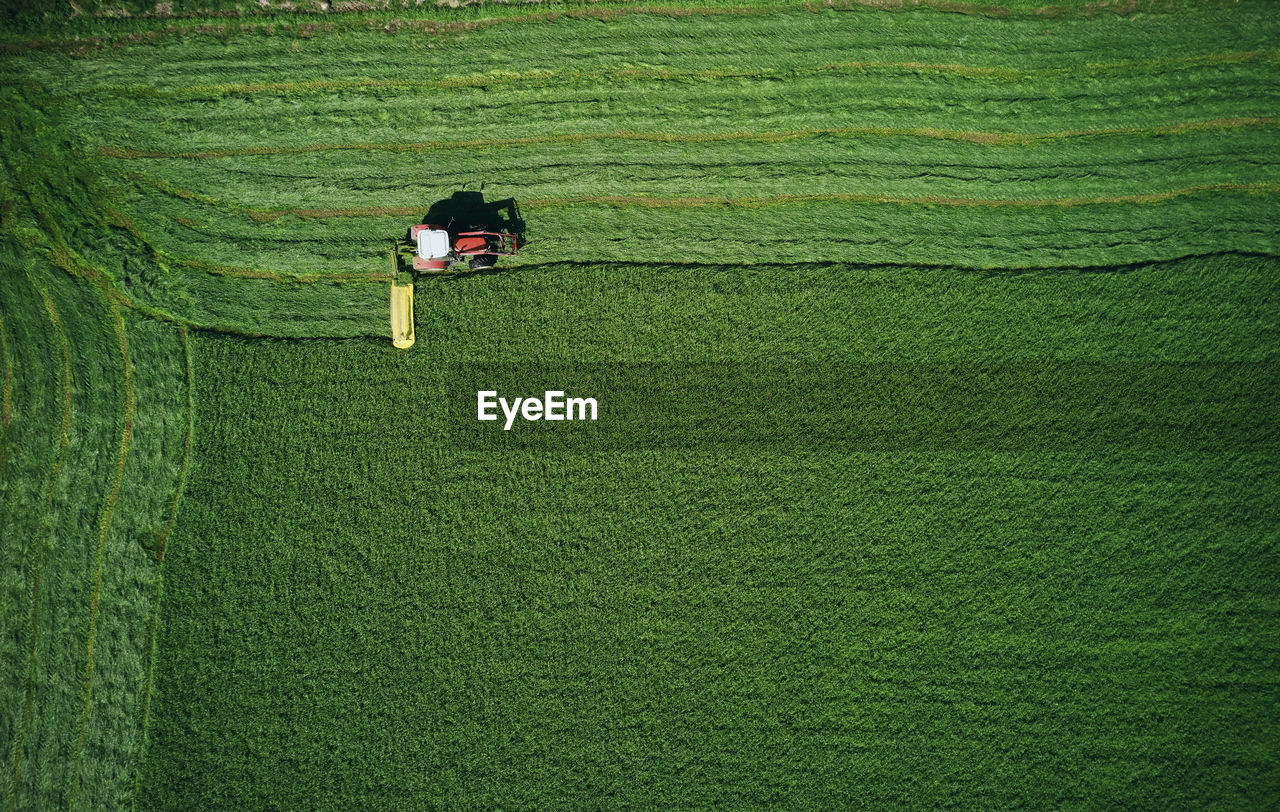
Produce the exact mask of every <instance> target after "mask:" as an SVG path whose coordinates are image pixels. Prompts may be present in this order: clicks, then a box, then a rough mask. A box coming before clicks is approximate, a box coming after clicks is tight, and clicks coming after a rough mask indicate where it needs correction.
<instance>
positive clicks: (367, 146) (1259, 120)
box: [98, 117, 1280, 160]
mask: <svg viewBox="0 0 1280 812" xmlns="http://www.w3.org/2000/svg"><path fill="white" fill-rule="evenodd" d="M1277 122H1280V119H1277V118H1274V117H1255V118H1220V119H1212V120H1208V121H1188V122H1183V123H1180V124H1161V125H1155V126H1152V127H1112V128H1099V129H1089V130H1058V131H1055V132H1045V133H1013V132H979V131H971V130H943V129H937V128H934V127H807V128H802V129H795V130H771V131H769V130H766V131H761V132H748V131H738V132H719V133H643V132H635V131H632V130H615V131H612V132H602V133H566V134H562V135H529V136H517V137H505V138H475V139H471V140H467V141H415V142H405V143H399V144H397V143H352V144H309V145H307V146H301V147H244V148H242V149H227V150H204V151H198V152H171V151H164V150H145V149H134V148H132V147H119V146H103V147H99V148H98V154H99V155H100V156H102V157H104V158H122V159H127V160H136V159H180V160H205V159H211V158H246V157H252V156H259V155H303V154H306V153H310V152H331V151H338V150H357V151H367V152H427V151H433V150H442V149H476V148H480V147H510V146H525V145H538V144H567V143H577V142H580V141H653V142H658V143H670V144H691V143H701V142H715V141H766V142H772V141H795V140H798V139H802V138H815V137H829V138H859V137H867V136H880V137H907V136H909V137H917V138H936V139H940V140H944V141H968V142H970V143H974V144H986V145H991V146H1025V145H1027V144H1034V143H1037V142H1040V141H1055V140H1061V139H1067V138H1104V137H1114V136H1126V135H1176V134H1178V133H1184V132H1196V131H1200V130H1231V129H1240V128H1244V127H1273V126H1276V124H1277Z"/></svg>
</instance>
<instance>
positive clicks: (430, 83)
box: [71, 51, 1280, 99]
mask: <svg viewBox="0 0 1280 812" xmlns="http://www.w3.org/2000/svg"><path fill="white" fill-rule="evenodd" d="M1277 59H1280V54H1277V53H1276V52H1270V51H1234V52H1230V53H1216V54H1197V55H1193V56H1180V57H1170V58H1168V59H1136V60H1130V61H1120V62H1096V63H1089V64H1086V65H1082V66H1079V67H1055V68H1041V69H1031V70H1018V69H1014V68H999V67H987V66H981V65H962V64H956V63H936V62H911V61H907V62H884V61H850V62H833V63H830V64H826V65H818V66H815V67H805V68H800V67H796V68H791V69H789V70H734V69H728V68H712V69H707V70H671V69H665V68H615V69H611V70H576V71H554V70H538V71H529V72H526V73H516V72H495V73H483V74H476V75H470V76H451V77H447V78H444V79H417V80H415V79H350V80H324V79H319V80H308V81H297V82H228V83H222V84H205V85H188V86H185V87H175V88H172V89H169V90H157V89H155V88H151V87H145V86H139V87H127V88H121V87H95V88H89V89H86V90H82V91H79V92H77V93H73V94H71V96H72V97H73V98H83V97H85V96H126V97H141V98H155V99H182V98H208V97H220V96H252V95H258V94H275V95H296V94H301V93H337V92H343V91H349V90H378V91H387V90H461V89H473V88H484V87H493V86H498V85H508V84H534V85H538V84H550V83H563V82H582V81H692V82H711V81H718V80H723V79H769V80H787V79H794V78H798V77H801V76H819V75H822V74H826V73H843V72H863V71H875V72H888V73H907V74H920V73H925V74H928V73H937V74H950V75H955V76H962V77H964V78H966V79H994V80H1001V81H1030V80H1034V79H1051V78H1062V77H1069V76H1073V75H1084V76H1093V75H1097V74H1103V73H1115V72H1126V71H1131V70H1134V69H1139V70H1141V69H1151V68H1164V67H1173V66H1178V65H1188V66H1190V65H1225V64H1240V63H1247V62H1255V61H1270V62H1274V61H1277Z"/></svg>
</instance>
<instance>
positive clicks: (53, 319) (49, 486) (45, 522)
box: [6, 280, 72, 812]
mask: <svg viewBox="0 0 1280 812" xmlns="http://www.w3.org/2000/svg"><path fill="white" fill-rule="evenodd" d="M33 286H34V287H35V288H36V290H37V291H38V292H39V293H40V297H41V299H43V300H44V308H45V314H46V315H48V317H49V321H50V323H51V324H52V325H53V328H54V330H55V332H56V333H57V335H58V347H59V350H60V351H61V355H62V380H61V384H62V426H61V432H60V434H59V436H58V450H57V451H55V452H54V457H53V464H52V465H51V466H50V468H49V474H48V476H47V478H46V480H45V486H44V494H43V497H42V499H41V503H42V510H41V519H40V525H39V526H38V527H37V528H36V533H37V535H36V551H35V563H34V566H33V567H32V571H31V572H32V576H31V577H32V582H31V643H30V645H29V646H28V650H27V675H26V680H25V683H26V684H25V686H24V690H23V700H22V720H21V722H20V723H19V727H18V735H17V737H16V738H15V740H14V742H13V757H12V761H13V784H12V786H11V787H10V790H11V794H10V795H9V802H8V804H7V805H6V806H7V808H8V809H9V810H10V812H12V810H14V809H15V808H16V806H17V800H18V784H19V783H20V782H21V780H22V749H23V747H24V746H25V745H26V738H27V729H28V728H29V727H30V725H31V708H32V704H33V703H34V702H35V659H36V648H37V644H38V640H39V636H40V579H41V576H42V574H43V571H44V543H45V539H46V538H47V537H48V535H49V531H51V530H52V527H53V518H52V515H51V514H52V511H53V492H54V489H55V488H57V485H58V477H59V475H61V473H62V466H63V464H64V463H65V462H66V456H67V448H68V447H69V446H70V431H71V403H72V394H71V343H70V341H69V340H68V339H67V333H66V330H64V329H63V327H62V317H61V315H60V314H59V313H58V308H57V305H56V304H55V303H54V301H53V297H52V296H50V295H49V292H48V291H47V290H45V289H44V288H42V287H39V286H38V285H35V284H34V280H33Z"/></svg>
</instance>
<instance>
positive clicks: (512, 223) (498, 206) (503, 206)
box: [422, 191, 528, 250]
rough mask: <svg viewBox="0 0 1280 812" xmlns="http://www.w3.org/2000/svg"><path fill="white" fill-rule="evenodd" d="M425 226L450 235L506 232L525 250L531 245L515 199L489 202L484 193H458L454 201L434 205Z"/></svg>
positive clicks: (428, 213)
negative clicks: (441, 229)
mask: <svg viewBox="0 0 1280 812" xmlns="http://www.w3.org/2000/svg"><path fill="white" fill-rule="evenodd" d="M422 222H423V223H430V224H432V225H436V226H439V227H441V228H444V229H446V230H448V231H450V232H454V231H498V232H506V233H508V234H514V235H516V242H517V244H518V245H519V247H520V248H521V249H522V250H523V249H524V247H525V245H527V244H528V236H527V231H526V229H525V222H524V218H523V217H521V216H520V206H519V204H517V203H516V199H515V198H514V197H508V198H506V199H505V200H490V201H486V200H485V199H484V192H467V191H459V192H454V193H453V195H452V196H451V197H448V198H445V199H444V200H437V201H436V202H435V203H432V204H431V208H429V209H427V216H426V217H424V218H423V220H422Z"/></svg>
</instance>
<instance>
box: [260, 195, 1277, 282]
mask: <svg viewBox="0 0 1280 812" xmlns="http://www.w3.org/2000/svg"><path fill="white" fill-rule="evenodd" d="M1214 192H1245V193H1247V194H1274V193H1276V192H1280V184H1278V183H1213V184H1205V185H1200V186H1188V187H1185V188H1182V189H1171V190H1168V191H1164V192H1150V193H1147V194H1137V195H1114V196H1107V197H1060V198H1042V199H1030V200H1015V199H990V198H973V197H938V196H933V195H926V196H921V197H900V196H895V195H871V194H858V193H849V194H821V195H785V194H784V195H766V196H761V197H716V196H707V197H642V196H625V195H584V196H580V197H545V198H537V199H534V200H525V201H521V203H520V206H521V207H522V208H525V209H544V208H555V207H560V206H578V205H596V206H615V207H622V206H639V207H642V208H649V209H692V208H714V207H731V206H732V207H741V208H758V207H761V206H778V205H787V204H794V203H897V204H902V205H932V206H975V207H992V208H999V207H1004V206H1019V207H1028V208H1035V207H1049V206H1056V207H1062V208H1066V207H1071V206H1096V205H1109V204H1116V203H1160V202H1163V201H1165V200H1173V199H1175V198H1179V197H1188V196H1191V195H1198V194H1211V193H1214ZM244 211H246V212H247V213H248V214H249V216H251V217H252V218H253V219H255V220H257V221H259V222H270V221H272V220H278V219H279V218H281V217H285V216H289V215H292V216H294V217H312V218H327V217H393V216H394V217H415V216H420V215H421V214H422V212H423V209H422V207H415V206H368V207H357V208H346V209H279V210H275V211H260V210H248V209H245V210H244ZM365 276H366V277H367V278H370V279H372V278H373V276H372V275H365Z"/></svg>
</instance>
